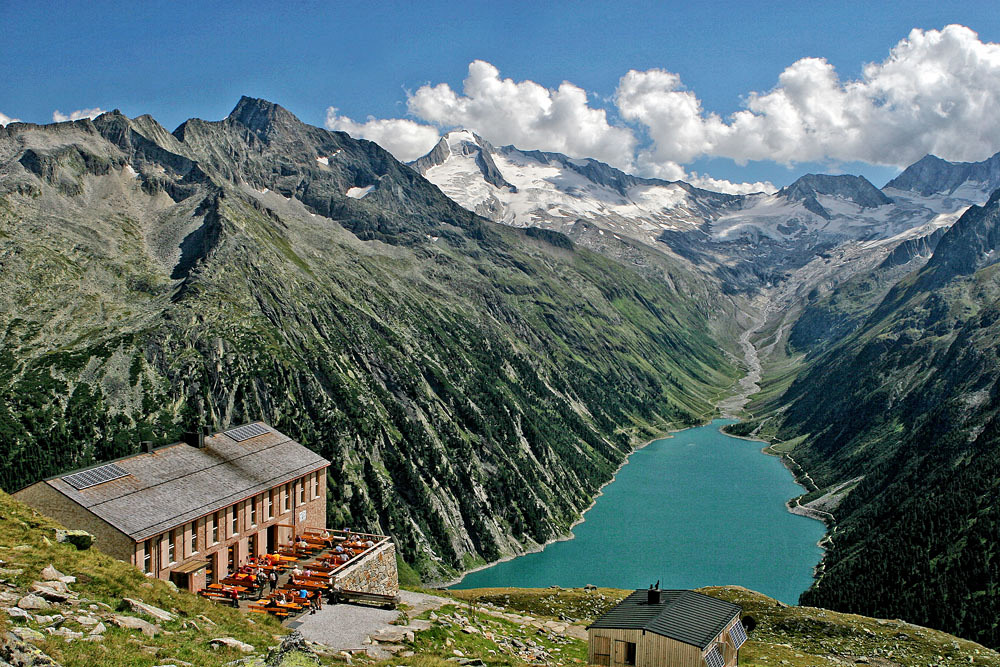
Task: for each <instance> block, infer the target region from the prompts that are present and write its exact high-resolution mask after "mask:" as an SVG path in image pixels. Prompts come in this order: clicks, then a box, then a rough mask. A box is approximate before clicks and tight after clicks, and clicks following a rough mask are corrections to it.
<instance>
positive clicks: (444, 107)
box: [407, 60, 636, 169]
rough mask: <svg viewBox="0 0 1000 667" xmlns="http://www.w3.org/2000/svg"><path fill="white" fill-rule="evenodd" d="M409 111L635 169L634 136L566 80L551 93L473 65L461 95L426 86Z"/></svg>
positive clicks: (498, 140) (508, 140)
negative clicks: (610, 119) (614, 122)
mask: <svg viewBox="0 0 1000 667" xmlns="http://www.w3.org/2000/svg"><path fill="white" fill-rule="evenodd" d="M407 106H408V109H409V111H410V113H411V114H413V115H414V116H416V117H418V118H420V119H422V120H425V121H429V122H431V123H435V124H437V125H439V126H442V127H463V128H466V129H469V130H473V131H474V132H476V133H477V134H479V135H480V136H482V137H483V138H484V139H486V140H487V141H489V142H491V143H494V144H498V145H504V144H513V145H515V146H517V147H518V148H524V149H533V150H545V151H555V152H559V153H565V154H567V155H572V156H574V157H592V158H595V159H597V160H601V161H602V162H607V163H608V164H611V165H614V166H616V167H619V168H621V169H631V168H632V167H633V160H634V155H635V146H636V138H635V135H634V134H633V133H632V131H631V130H630V129H629V128H625V127H616V126H614V125H611V124H610V123H608V119H607V112H606V111H605V110H604V109H597V108H594V107H591V106H590V105H589V104H588V103H587V92H586V91H585V90H583V89H582V88H580V87H578V86H575V85H573V84H572V83H569V82H567V81H564V82H563V83H561V84H560V85H559V87H558V88H556V89H551V88H546V87H544V86H542V85H540V84H538V83H535V82H534V81H527V80H526V81H514V80H513V79H501V78H500V72H499V70H497V68H496V67H494V66H493V65H491V64H490V63H488V62H485V61H482V60H475V61H473V62H471V63H470V64H469V75H468V76H467V77H466V79H465V81H464V82H463V84H462V93H461V94H459V93H456V92H455V91H454V90H452V89H451V87H450V86H449V85H448V84H446V83H439V84H438V85H436V86H431V85H426V86H422V87H420V88H419V89H418V90H417V91H416V92H415V93H413V94H412V95H410V98H409V100H408V103H407Z"/></svg>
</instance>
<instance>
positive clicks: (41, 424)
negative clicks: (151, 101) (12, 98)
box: [0, 98, 737, 576]
mask: <svg viewBox="0 0 1000 667" xmlns="http://www.w3.org/2000/svg"><path fill="white" fill-rule="evenodd" d="M636 252H637V253H641V251H640V250H637V251H636ZM713 289H714V288H713V286H712V284H711V283H710V282H709V281H706V280H705V279H704V278H702V277H699V276H696V275H693V274H691V273H690V272H688V271H687V270H686V269H685V268H684V267H683V266H682V265H680V264H679V263H672V262H671V260H670V259H669V258H667V257H665V256H662V255H658V254H657V255H656V256H655V257H652V256H645V255H644V256H643V260H642V261H641V262H640V263H638V264H636V265H633V268H626V266H625V265H623V264H622V263H619V262H615V261H612V260H610V259H607V258H605V257H602V256H601V255H598V254H595V253H593V252H590V251H588V250H585V249H583V248H580V247H579V246H577V245H576V244H574V243H572V242H571V241H569V239H567V238H566V237H564V236H562V235H560V234H557V233H554V232H546V233H544V234H540V233H537V232H533V233H531V234H528V233H525V232H524V231H522V230H514V229H509V228H505V227H502V226H499V225H495V224H493V223H490V222H488V221H486V220H484V219H482V218H479V217H478V216H476V215H474V214H472V213H470V212H469V211H466V210H464V209H462V208H460V207H459V206H457V205H456V204H454V203H453V202H451V201H450V200H448V199H446V198H445V197H444V196H443V195H442V194H441V193H440V191H438V189H437V188H435V187H434V186H433V185H431V184H430V183H428V182H427V181H425V180H424V179H423V178H422V177H421V176H419V174H417V173H416V172H415V171H413V170H412V169H410V168H408V167H405V166H403V165H401V164H399V163H398V162H396V161H395V160H393V159H392V157H391V156H389V155H388V154H387V153H386V152H385V151H383V150H382V149H380V148H379V147H377V146H376V145H375V144H372V143H369V142H359V141H354V140H352V139H350V138H349V137H348V136H347V135H345V134H339V133H331V132H327V131H325V130H321V129H318V128H314V127H309V126H307V125H304V124H302V123H300V122H299V121H298V120H297V119H295V117H294V116H292V115H291V114H290V113H288V112H287V111H286V110H284V109H282V108H281V107H278V106H277V105H273V104H270V103H267V102H265V101H262V100H251V99H247V98H244V99H243V100H242V101H241V102H240V104H239V105H238V106H237V107H236V109H235V110H234V111H233V113H232V114H231V115H230V116H229V117H228V118H226V119H225V120H222V121H218V122H205V121H200V120H191V121H188V122H187V123H185V124H184V125H182V126H181V127H180V128H178V129H177V131H176V132H174V133H172V134H171V133H169V132H167V131H166V130H164V129H163V128H162V127H160V126H159V125H158V124H156V122H155V121H153V120H152V119H151V118H148V117H140V118H137V119H128V118H126V117H124V116H122V115H121V114H118V113H109V114H105V115H103V116H101V117H99V118H97V119H95V120H94V121H89V120H84V121H78V122H74V123H63V124H58V125H53V126H30V125H25V124H11V125H9V126H7V127H6V128H0V341H2V344H0V355H2V356H3V363H2V364H0V395H2V397H3V400H2V401H0V482H2V485H3V487H4V488H6V489H9V490H10V489H16V488H18V487H20V486H22V485H24V484H27V483H29V482H32V481H34V480H36V479H39V478H41V477H44V476H46V475H50V474H55V473H57V472H60V471H63V470H67V469H70V468H74V467H77V466H80V465H84V464H88V463H91V462H93V461H95V460H105V459H108V458H113V457H115V456H120V455H123V454H126V453H129V452H132V451H135V449H136V447H137V443H138V442H139V441H140V440H147V439H148V440H154V441H160V442H162V441H167V440H172V439H174V438H176V437H177V435H178V434H179V432H180V431H181V430H183V429H184V428H187V427H190V426H191V425H192V424H193V423H196V422H197V421H199V420H202V419H203V420H205V421H207V422H210V423H211V424H213V425H214V426H217V427H224V426H227V425H229V424H234V423H240V422H243V421H247V420H251V419H258V418H261V419H265V420H267V421H269V422H271V423H273V424H274V425H275V426H277V427H278V428H280V429H282V430H283V431H284V432H286V433H289V434H291V435H293V436H294V437H296V438H297V439H299V440H300V441H301V442H303V443H305V444H306V445H308V446H310V447H312V448H313V449H315V450H317V451H319V452H320V453H322V454H323V455H324V456H326V457H327V458H329V459H331V460H332V461H333V466H332V468H331V474H330V488H329V497H330V506H329V508H328V509H329V512H328V514H329V516H330V517H331V522H332V523H336V524H341V525H343V524H350V525H352V526H353V525H357V526H360V525H366V526H369V527H370V528H372V529H377V530H380V531H386V532H388V533H390V534H392V535H393V536H394V537H395V538H396V540H397V543H398V545H399V548H400V551H401V553H402V554H403V555H404V556H405V557H406V559H407V560H408V561H410V562H411V563H414V564H415V565H416V566H417V567H418V568H419V569H420V570H421V572H422V573H423V574H425V575H427V576H445V575H447V574H449V573H451V572H454V571H455V570H457V569H460V568H464V567H466V566H468V565H470V564H472V563H475V562H481V561H484V560H492V559H495V558H497V557H499V556H500V555H502V554H504V553H509V552H514V551H517V550H519V549H521V548H522V547H523V546H525V545H529V544H534V543H538V542H542V541H545V540H547V539H550V538H552V537H553V536H555V535H557V534H559V533H562V532H563V531H565V530H566V529H567V527H568V526H569V525H570V523H571V522H572V521H573V520H574V519H575V518H576V517H577V516H578V515H579V512H580V511H581V509H582V508H584V507H586V506H587V504H589V502H590V499H591V498H592V496H593V494H594V493H595V492H596V490H597V488H598V487H599V486H600V484H602V483H604V482H606V481H608V479H609V478H610V476H611V474H612V471H613V470H614V469H615V468H616V467H617V465H618V464H619V463H620V462H621V461H622V459H623V457H624V456H625V454H626V453H627V452H628V451H629V450H630V449H631V447H632V445H633V442H634V440H635V439H636V438H639V437H643V436H644V435H648V434H650V433H652V432H653V430H656V429H662V428H664V427H665V426H666V425H668V424H671V425H681V424H688V423H692V422H694V421H695V420H697V419H700V418H702V417H704V416H706V415H708V414H710V413H711V412H712V409H713V408H712V405H711V400H712V398H713V397H714V396H715V395H716V394H717V393H718V392H719V391H720V389H721V388H722V387H725V386H727V385H728V384H730V383H731V382H732V379H733V377H734V376H735V375H736V373H737V371H736V370H735V369H734V368H733V367H732V366H731V365H730V363H729V362H728V361H727V359H726V358H725V357H724V355H723V352H722V351H721V350H720V346H719V345H718V343H717V342H716V341H715V340H713V338H712V333H711V330H710V327H709V315H710V314H712V312H713V310H716V309H717V306H716V305H715V304H714V303H713V302H712V299H710V298H709V297H708V296H707V295H710V294H712V293H713ZM691 294H696V295H706V296H704V297H702V298H697V299H693V298H691V297H690V296H689V295H691Z"/></svg>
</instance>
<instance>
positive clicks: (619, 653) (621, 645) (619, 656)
mask: <svg viewBox="0 0 1000 667" xmlns="http://www.w3.org/2000/svg"><path fill="white" fill-rule="evenodd" d="M634 664H635V643H634V642H623V641H622V640H620V639H616V640H615V665H634Z"/></svg>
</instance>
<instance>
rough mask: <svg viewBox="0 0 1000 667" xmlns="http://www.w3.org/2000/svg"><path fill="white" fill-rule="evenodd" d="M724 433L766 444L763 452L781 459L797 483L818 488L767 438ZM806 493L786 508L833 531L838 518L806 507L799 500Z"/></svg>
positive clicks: (809, 490)
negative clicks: (803, 479) (807, 480)
mask: <svg viewBox="0 0 1000 667" xmlns="http://www.w3.org/2000/svg"><path fill="white" fill-rule="evenodd" d="M722 428H725V427H722ZM722 428H720V429H719V430H720V431H722ZM722 433H723V434H724V435H727V436H729V437H730V438H736V439H738V440H748V441H750V442H759V443H762V444H764V445H765V446H764V447H761V448H760V452H761V454H765V455H767V456H774V457H776V458H777V459H779V460H780V461H781V463H782V465H784V466H785V468H787V469H788V472H790V473H791V474H792V479H794V480H795V483H796V484H798V485H799V486H801V487H802V488H803V489H805V492H806V493H811V492H813V491H816V490H818V489H817V487H816V484H815V483H813V481H812V478H811V477H809V474H808V473H806V472H805V470H804V469H803V468H802V466H800V465H799V463H798V462H797V461H796V460H795V459H793V458H792V457H791V456H789V455H788V454H786V453H785V452H779V451H776V450H775V449H773V446H772V445H771V444H770V443H769V442H767V441H766V440H761V439H760V438H752V437H750V436H747V435H733V434H732V433H726V432H725V431H722ZM796 470H799V471H802V472H801V474H800V473H799V472H796ZM803 477H806V478H808V479H809V483H810V484H811V485H812V487H813V488H809V484H806V483H805V482H803V481H802V478H803ZM804 495H805V493H803V494H801V495H798V496H795V497H794V498H789V499H788V501H787V502H786V503H785V508H786V509H787V510H788V511H789V512H790V513H792V514H795V515H796V516H804V517H808V518H810V519H814V520H815V521H819V522H821V523H823V524H825V525H826V527H827V528H828V529H829V530H831V531H832V530H833V528H834V527H835V526H836V525H837V518H836V517H835V516H834V515H833V514H832V513H830V512H826V511H822V510H814V509H812V508H810V507H804V506H803V505H802V504H801V503H800V502H799V499H800V498H802V496H804ZM793 503H794V504H793ZM829 537H830V536H829V533H828V534H827V535H824V536H823V539H822V540H820V542H821V543H822V542H827V541H828V540H829ZM820 546H821V547H823V549H824V550H825V549H826V547H825V546H823V544H820Z"/></svg>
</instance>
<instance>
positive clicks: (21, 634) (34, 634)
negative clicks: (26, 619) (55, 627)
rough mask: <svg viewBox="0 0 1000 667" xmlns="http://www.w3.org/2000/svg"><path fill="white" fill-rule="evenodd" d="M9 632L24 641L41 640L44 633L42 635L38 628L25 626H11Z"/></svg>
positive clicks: (43, 637)
mask: <svg viewBox="0 0 1000 667" xmlns="http://www.w3.org/2000/svg"><path fill="white" fill-rule="evenodd" d="M10 632H11V634H13V635H14V636H15V637H17V638H18V639H20V640H21V641H24V642H31V641H41V640H43V639H45V635H43V634H42V633H41V632H39V631H38V630H32V629H31V628H25V627H17V628H11V630H10Z"/></svg>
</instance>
